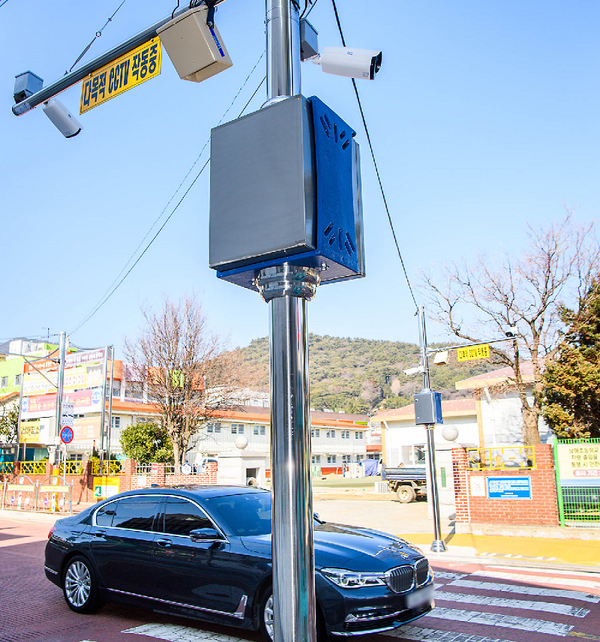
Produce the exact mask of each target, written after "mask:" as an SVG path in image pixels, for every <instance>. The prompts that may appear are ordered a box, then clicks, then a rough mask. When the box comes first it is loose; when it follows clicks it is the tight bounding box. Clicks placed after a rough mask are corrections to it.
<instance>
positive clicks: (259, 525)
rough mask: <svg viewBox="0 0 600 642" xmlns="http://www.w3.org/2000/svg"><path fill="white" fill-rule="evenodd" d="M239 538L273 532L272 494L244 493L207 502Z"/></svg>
mask: <svg viewBox="0 0 600 642" xmlns="http://www.w3.org/2000/svg"><path fill="white" fill-rule="evenodd" d="M207 501H208V502H209V504H210V507H211V508H212V509H214V510H215V511H216V512H217V513H218V514H219V515H220V516H221V518H222V519H223V520H224V521H225V522H226V523H227V525H228V526H229V528H230V529H231V530H232V531H233V532H234V533H235V534H236V535H238V536H240V537H243V536H246V535H268V534H269V533H270V532H271V493H262V492H258V493H243V494H240V495H229V496H227V497H211V498H210V499H208V500H207Z"/></svg>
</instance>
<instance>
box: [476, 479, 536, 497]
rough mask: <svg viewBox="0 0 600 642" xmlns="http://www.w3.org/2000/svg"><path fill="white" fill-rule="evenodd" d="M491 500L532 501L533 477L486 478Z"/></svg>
mask: <svg viewBox="0 0 600 642" xmlns="http://www.w3.org/2000/svg"><path fill="white" fill-rule="evenodd" d="M486 479H487V492H488V497H489V499H531V477H486Z"/></svg>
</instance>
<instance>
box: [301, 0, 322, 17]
mask: <svg viewBox="0 0 600 642" xmlns="http://www.w3.org/2000/svg"><path fill="white" fill-rule="evenodd" d="M318 1H319V0H306V1H305V3H304V11H303V12H302V15H301V16H300V20H306V18H308V16H309V15H310V12H311V11H312V10H313V9H314V8H315V5H316V4H317V2H318ZM309 4H310V9H308V11H307V8H308V5H309Z"/></svg>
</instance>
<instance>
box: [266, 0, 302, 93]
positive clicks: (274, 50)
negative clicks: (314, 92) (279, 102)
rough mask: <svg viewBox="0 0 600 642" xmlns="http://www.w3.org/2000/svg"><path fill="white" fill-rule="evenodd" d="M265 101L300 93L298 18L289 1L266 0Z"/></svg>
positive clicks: (293, 6)
mask: <svg viewBox="0 0 600 642" xmlns="http://www.w3.org/2000/svg"><path fill="white" fill-rule="evenodd" d="M266 22H267V100H268V101H272V100H273V99H277V98H287V97H289V96H295V95H296V94H299V93H300V19H299V16H298V10H297V9H296V6H295V5H294V3H293V2H292V0H266Z"/></svg>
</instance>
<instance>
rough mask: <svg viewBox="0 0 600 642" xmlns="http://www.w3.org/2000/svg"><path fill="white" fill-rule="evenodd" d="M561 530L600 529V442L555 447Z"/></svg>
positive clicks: (561, 443)
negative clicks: (564, 528) (570, 528)
mask: <svg viewBox="0 0 600 642" xmlns="http://www.w3.org/2000/svg"><path fill="white" fill-rule="evenodd" d="M554 446H555V447H554V467H555V470H556V489H557V495H558V509H559V515H560V524H561V526H580V527H581V526H589V527H600V439H561V440H555V443H554Z"/></svg>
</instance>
